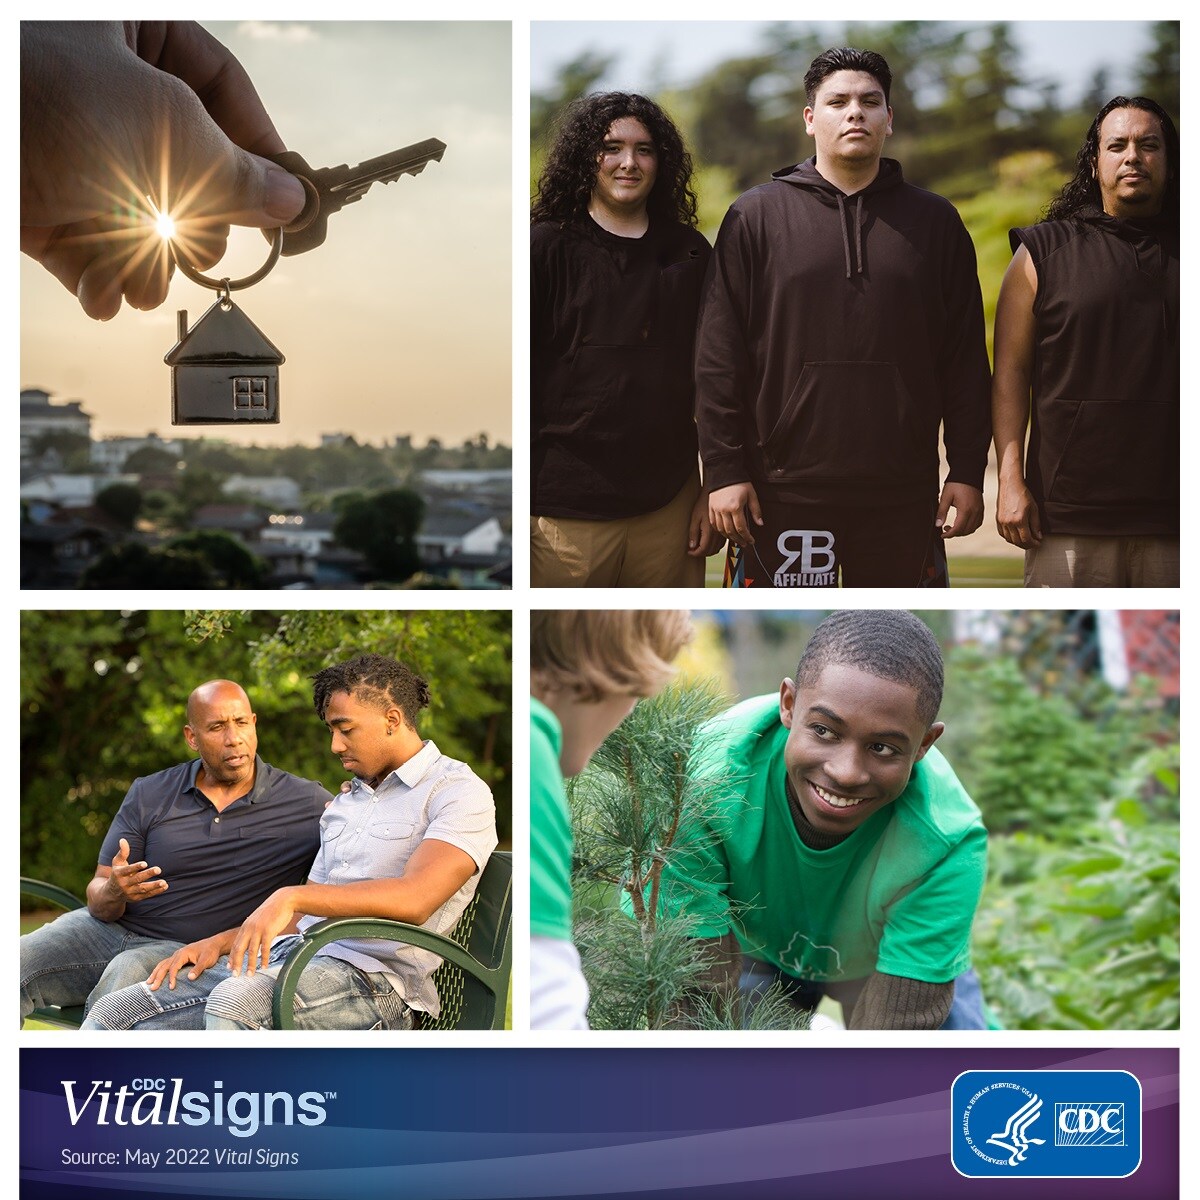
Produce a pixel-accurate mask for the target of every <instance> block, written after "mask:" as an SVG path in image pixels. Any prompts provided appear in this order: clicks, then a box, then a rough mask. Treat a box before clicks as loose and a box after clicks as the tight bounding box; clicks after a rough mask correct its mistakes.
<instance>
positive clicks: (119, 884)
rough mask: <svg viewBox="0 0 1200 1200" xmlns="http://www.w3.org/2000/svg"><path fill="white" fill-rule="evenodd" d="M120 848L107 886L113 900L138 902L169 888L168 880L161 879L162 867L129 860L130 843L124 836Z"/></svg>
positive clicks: (114, 859)
mask: <svg viewBox="0 0 1200 1200" xmlns="http://www.w3.org/2000/svg"><path fill="white" fill-rule="evenodd" d="M120 847H121V848H120V849H119V850H118V851H117V854H116V856H115V857H114V858H113V860H112V874H111V875H110V876H109V877H108V883H107V885H106V886H107V888H108V892H109V895H110V896H111V897H112V899H113V900H117V901H122V900H123V901H124V902H125V903H126V904H136V903H137V902H138V901H139V900H147V899H149V898H150V897H151V896H158V895H161V894H162V893H163V892H165V891H166V890H167V881H166V880H165V879H160V878H159V876H160V875H161V874H162V868H161V867H151V866H149V865H148V864H146V863H144V862H135V863H131V862H130V861H129V843H128V842H127V841H126V840H125V839H124V838H122V839H121V841H120Z"/></svg>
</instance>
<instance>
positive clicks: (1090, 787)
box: [571, 610, 1180, 1029]
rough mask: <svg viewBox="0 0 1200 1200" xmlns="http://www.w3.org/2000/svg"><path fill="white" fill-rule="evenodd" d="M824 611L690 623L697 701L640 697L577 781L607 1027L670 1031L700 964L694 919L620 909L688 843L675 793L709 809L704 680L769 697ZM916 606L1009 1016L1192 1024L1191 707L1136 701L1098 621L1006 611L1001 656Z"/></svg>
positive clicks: (980, 945)
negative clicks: (634, 885)
mask: <svg viewBox="0 0 1200 1200" xmlns="http://www.w3.org/2000/svg"><path fill="white" fill-rule="evenodd" d="M825 615H826V613H825V611H824V610H820V611H816V610H814V611H811V612H804V613H803V614H801V613H791V614H785V613H769V612H763V613H754V614H751V613H730V614H726V615H725V619H724V620H723V621H720V622H718V621H714V620H712V619H706V618H705V617H704V616H702V615H701V614H699V613H696V614H694V620H695V621H696V623H697V625H698V632H697V637H696V639H695V640H694V642H693V643H692V645H691V646H690V647H688V648H687V649H686V650H685V652H684V654H683V655H682V656H681V658H680V666H681V672H680V675H681V679H682V680H684V681H692V685H691V686H693V687H694V686H695V684H696V682H697V681H699V683H700V686H699V687H697V688H696V690H695V692H694V694H693V695H692V697H691V698H690V699H688V698H687V697H686V693H685V695H684V696H682V697H681V694H680V691H679V690H678V689H674V688H673V689H669V690H668V691H667V692H665V693H664V694H663V696H662V697H660V698H659V699H658V700H656V701H654V702H646V701H643V702H642V703H641V704H639V705H638V707H637V708H636V709H635V710H634V714H633V716H632V717H631V718H630V719H629V720H628V721H627V722H626V723H625V724H624V725H623V726H621V727H620V728H619V729H618V731H617V732H616V733H615V734H614V735H613V736H612V737H611V738H610V739H609V740H608V741H607V742H606V743H605V745H604V747H603V748H602V750H601V752H600V753H599V754H598V755H597V756H596V758H595V759H594V760H593V764H592V765H591V766H589V768H588V770H587V771H585V772H584V773H583V774H582V775H580V776H579V777H578V779H577V781H576V783H575V785H574V787H573V788H572V789H571V801H572V809H573V824H574V831H575V838H576V854H575V887H576V920H577V929H576V937H577V941H578V942H579V945H580V950H581V954H582V956H583V963H584V970H585V973H587V975H588V977H589V980H590V982H591V983H592V987H593V1010H594V1013H595V1016H594V1019H593V1024H595V1025H598V1026H600V1027H604V1028H629V1027H631V1026H635V1027H644V1026H646V1025H651V1024H656V1023H658V1024H661V1023H663V1021H664V1014H667V1013H668V1012H669V1008H670V1005H671V1004H672V1003H674V1002H675V1000H677V999H678V997H679V995H680V994H681V993H682V992H685V991H686V990H687V989H688V987H689V986H691V983H692V981H693V980H694V979H695V977H696V974H697V971H698V970H700V969H701V967H700V966H699V964H697V963H696V961H695V959H694V957H693V956H691V955H690V954H689V953H688V950H687V943H688V930H687V929H686V928H678V927H675V928H665V929H662V930H654V929H652V928H650V927H649V925H648V923H647V922H645V921H641V922H640V923H639V922H635V921H634V920H630V919H629V917H627V916H623V915H621V913H620V910H619V909H618V908H616V907H615V904H616V897H617V895H618V894H619V893H620V892H621V891H622V890H623V889H625V888H626V886H627V882H628V881H629V880H630V879H631V877H632V874H633V872H632V864H633V863H634V862H635V861H637V862H641V863H643V864H645V863H657V862H659V861H661V860H664V859H669V857H670V855H671V853H672V852H677V850H678V847H677V846H676V845H675V844H674V841H673V839H672V838H670V837H667V836H665V835H664V833H663V830H664V829H669V828H670V826H671V814H672V813H673V812H674V811H675V809H674V806H675V804H676V802H677V800H678V799H679V798H680V797H684V798H685V799H686V802H687V803H688V804H690V805H692V806H693V811H695V808H694V806H695V805H697V804H698V805H699V806H700V808H701V810H702V809H703V803H704V801H703V797H696V796H688V795H687V793H686V789H685V790H683V791H681V789H680V788H679V786H678V779H677V767H676V765H675V764H676V759H677V758H678V756H681V755H685V754H686V753H687V749H688V745H689V738H690V734H691V732H692V731H693V730H694V729H695V728H696V724H697V722H698V721H699V720H700V719H702V718H703V714H704V712H705V711H708V708H707V705H708V704H709V703H711V701H710V700H706V699H705V697H706V696H707V697H711V688H710V687H709V686H706V685H705V684H704V683H703V681H706V680H711V679H714V678H715V679H719V680H721V681H723V687H724V688H725V689H726V690H728V691H730V692H732V693H733V694H734V695H737V696H741V697H745V696H749V695H754V694H757V693H760V692H763V691H766V690H768V689H774V688H775V687H776V686H778V680H779V679H780V678H781V677H782V676H783V675H784V674H787V675H791V674H792V673H793V671H794V664H795V661H796V658H797V657H798V656H799V653H800V651H801V650H802V648H803V645H804V643H805V641H806V640H807V637H808V635H809V634H810V633H811V631H812V629H813V627H815V625H816V624H817V622H818V621H819V620H820V619H821V618H822V617H823V616H825ZM917 615H918V616H920V617H921V618H922V619H924V620H925V621H926V623H927V624H929V626H930V628H931V629H933V631H934V632H935V634H936V635H937V637H938V639H939V641H941V642H942V644H943V647H944V650H945V654H946V693H945V697H944V700H943V703H942V708H941V712H940V714H939V719H941V720H942V721H944V722H945V724H946V732H945V734H944V735H943V736H942V738H941V740H940V741H939V743H938V747H939V749H940V750H942V752H943V753H944V754H945V755H946V757H947V759H948V760H949V761H950V763H951V764H952V765H953V767H954V769H955V771H956V772H957V773H958V775H959V777H960V778H961V779H962V781H963V783H964V785H965V786H966V788H967V790H968V792H969V793H970V794H971V796H972V797H973V798H974V799H975V801H976V803H977V804H978V805H979V807H980V809H981V810H982V812H983V817H984V823H985V824H986V826H987V828H988V860H989V863H988V880H987V884H986V887H985V889H984V893H983V897H982V899H981V902H980V905H979V909H978V911H977V913H976V918H975V927H974V937H973V951H972V953H973V959H974V964H975V967H976V969H977V971H978V973H979V975H980V978H981V981H982V984H983V991H984V996H985V998H986V1000H987V1003H988V1005H989V1007H990V1008H991V1010H992V1013H993V1014H994V1016H995V1018H996V1019H997V1022H998V1023H999V1024H1000V1025H1001V1026H1003V1027H1004V1028H1010V1029H1177V1028H1178V1027H1179V1021H1180V979H1179V966H1180V951H1179V896H1180V878H1179V866H1180V859H1179V815H1180V802H1179V713H1178V707H1177V704H1176V702H1175V701H1173V700H1171V699H1170V698H1167V697H1164V696H1162V695H1161V694H1160V693H1159V690H1158V686H1157V682H1156V681H1154V680H1150V679H1142V680H1135V681H1134V682H1133V684H1132V685H1131V686H1130V687H1129V688H1127V689H1124V690H1121V691H1117V690H1114V689H1113V688H1111V687H1109V686H1108V685H1107V684H1106V683H1105V682H1104V681H1103V679H1102V678H1101V677H1100V676H1099V675H1098V673H1097V672H1096V671H1095V669H1094V662H1093V661H1092V660H1091V659H1089V658H1088V655H1087V653H1086V652H1085V651H1086V644H1087V638H1088V636H1089V635H1088V633H1087V631H1088V630H1089V629H1091V627H1092V625H1093V622H1091V621H1090V620H1088V619H1087V618H1088V617H1089V613H1088V611H1087V610H1080V611H1079V612H1075V613H1070V612H1039V611H1032V610H1022V611H1018V612H1013V613H1005V614H1002V619H1001V620H1000V622H999V625H1000V630H999V641H998V642H997V643H996V644H994V645H991V646H987V647H981V646H977V645H974V644H971V643H961V644H954V623H953V621H952V619H951V618H952V614H948V613H945V612H924V611H922V612H919V613H917ZM1176 619H1177V618H1176ZM1167 620H1170V618H1169V617H1168V618H1167ZM1081 664H1082V665H1081ZM691 708H695V711H689V709H691ZM631 798H632V799H631ZM639 871H640V874H642V875H644V874H645V868H644V867H642V868H640V869H639ZM626 907H628V902H627V904H626ZM711 1025H712V1027H720V1026H721V1019H720V1018H714V1020H713V1021H712V1022H711Z"/></svg>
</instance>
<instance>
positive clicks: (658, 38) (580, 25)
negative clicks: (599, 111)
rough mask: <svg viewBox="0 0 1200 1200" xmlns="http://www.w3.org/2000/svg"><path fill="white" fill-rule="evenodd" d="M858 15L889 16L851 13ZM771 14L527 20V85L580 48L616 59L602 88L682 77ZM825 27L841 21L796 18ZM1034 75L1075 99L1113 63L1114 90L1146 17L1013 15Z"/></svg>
mask: <svg viewBox="0 0 1200 1200" xmlns="http://www.w3.org/2000/svg"><path fill="white" fill-rule="evenodd" d="M847 19H853V20H856V21H867V20H878V19H884V20H890V19H892V18H891V17H887V16H885V17H883V18H879V17H878V14H876V13H871V14H866V15H863V14H855V15H853V16H852V17H851V18H847ZM771 24H772V22H768V21H630V22H614V21H535V22H533V23H532V25H531V27H530V68H529V73H530V84H531V87H532V89H533V90H534V91H537V90H539V89H541V88H545V87H547V86H548V85H550V84H552V83H553V81H554V77H555V72H556V70H557V69H558V68H559V67H560V66H562V65H563V64H564V63H566V62H569V61H570V60H571V59H573V58H575V57H577V56H578V55H579V54H581V53H582V52H583V51H585V50H592V51H594V52H595V53H597V54H601V55H606V54H610V55H612V56H613V58H614V60H615V61H614V65H613V67H612V69H611V70H610V71H609V72H608V74H607V75H606V76H605V77H604V78H603V79H601V80H600V81H599V86H601V87H607V88H616V89H621V88H638V87H642V88H645V87H648V86H649V85H650V83H651V82H655V83H656V82H658V81H659V80H661V81H662V82H664V83H666V84H668V85H670V84H687V83H691V82H692V81H694V80H695V79H696V78H698V77H699V76H700V75H701V74H703V72H704V71H706V70H707V69H708V68H709V67H711V66H713V65H715V64H716V63H718V62H720V61H722V60H723V59H726V58H732V57H734V56H736V55H741V54H753V53H755V52H757V51H758V50H759V49H760V48H761V46H762V36H763V32H764V30H766V29H767V28H769V26H770V25H771ZM793 24H797V25H799V24H807V25H808V26H809V27H810V28H811V27H815V28H817V29H818V30H820V29H824V30H827V31H828V32H829V34H830V36H831V37H832V36H833V35H834V34H835V33H836V32H838V31H840V30H841V29H842V27H843V25H844V21H842V20H838V21H836V22H828V21H827V22H804V23H802V22H793ZM1010 24H1011V27H1012V30H1013V35H1014V37H1015V39H1016V42H1017V44H1018V45H1019V46H1020V47H1021V50H1022V51H1023V53H1024V55H1025V62H1026V66H1027V69H1028V72H1029V74H1030V75H1031V76H1033V77H1035V78H1036V79H1039V80H1042V79H1044V80H1055V81H1057V82H1059V83H1060V84H1061V85H1062V88H1063V98H1064V100H1066V101H1068V102H1070V101H1073V100H1075V99H1076V98H1077V97H1078V95H1079V93H1080V92H1081V91H1082V90H1083V88H1084V87H1085V86H1086V84H1087V82H1088V80H1089V79H1090V77H1091V75H1092V72H1093V71H1094V70H1095V69H1096V68H1097V67H1099V66H1101V65H1107V66H1109V67H1111V76H1110V82H1111V83H1112V87H1113V91H1114V92H1120V91H1122V90H1124V89H1125V88H1128V87H1129V86H1130V85H1131V83H1132V70H1131V66H1132V64H1133V63H1134V62H1135V61H1136V60H1137V58H1138V56H1139V55H1140V54H1141V52H1142V51H1143V50H1144V49H1146V48H1147V47H1148V46H1149V44H1150V26H1149V23H1148V22H1145V21H1011V22H1010Z"/></svg>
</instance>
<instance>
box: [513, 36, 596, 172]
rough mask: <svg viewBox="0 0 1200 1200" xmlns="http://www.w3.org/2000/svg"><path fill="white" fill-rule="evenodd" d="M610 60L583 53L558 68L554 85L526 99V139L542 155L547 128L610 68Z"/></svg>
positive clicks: (548, 132)
mask: <svg viewBox="0 0 1200 1200" xmlns="http://www.w3.org/2000/svg"><path fill="white" fill-rule="evenodd" d="M612 62H613V60H612V58H611V57H608V56H606V55H601V54H593V53H592V52H591V51H590V50H588V51H584V53H583V54H581V55H579V56H578V57H577V58H573V59H571V61H570V62H568V63H566V64H564V65H563V66H562V67H560V68H559V69H558V74H557V77H556V79H555V81H554V85H553V86H552V87H550V88H549V89H547V90H546V91H543V92H534V93H533V94H532V96H530V99H529V136H530V140H531V141H532V142H533V143H534V144H535V145H538V146H540V148H541V149H542V151H543V152H544V151H545V149H546V148H547V145H548V142H549V137H550V132H551V126H552V125H553V123H554V120H555V118H556V117H557V116H558V114H559V112H561V111H562V109H564V108H565V107H566V106H567V105H568V104H570V103H571V101H572V100H577V99H578V98H579V97H580V96H585V95H587V93H588V92H590V91H592V90H593V87H594V86H595V83H596V81H597V80H598V79H600V78H601V77H602V76H603V75H604V74H605V72H606V71H607V70H608V69H609V67H611V66H612Z"/></svg>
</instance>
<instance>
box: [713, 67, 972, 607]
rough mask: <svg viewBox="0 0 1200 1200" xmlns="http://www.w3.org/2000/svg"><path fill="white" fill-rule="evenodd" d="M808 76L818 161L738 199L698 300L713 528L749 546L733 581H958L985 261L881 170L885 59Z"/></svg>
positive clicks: (967, 521)
mask: <svg viewBox="0 0 1200 1200" xmlns="http://www.w3.org/2000/svg"><path fill="white" fill-rule="evenodd" d="M804 83H805V91H806V95H807V98H808V107H807V108H805V110H804V120H805V127H806V130H807V132H808V133H809V135H810V136H812V137H813V138H814V139H815V142H816V155H815V157H813V158H811V159H809V160H808V161H807V162H804V163H800V164H798V165H796V166H793V167H788V168H786V169H784V170H782V171H778V172H776V173H775V175H774V176H773V177H772V179H771V181H770V182H768V183H765V184H762V185H760V186H759V187H756V188H753V189H752V190H751V191H749V192H747V193H746V194H745V195H743V196H741V197H740V198H739V199H738V200H737V201H736V202H735V203H734V205H733V207H732V208H731V209H730V210H729V212H728V214H727V215H726V217H725V220H724V222H723V223H722V225H721V231H720V234H719V236H718V238H717V245H716V249H715V251H714V254H713V262H712V265H711V266H710V268H709V275H708V279H707V281H706V287H705V295H704V299H703V301H702V304H701V315H700V325H699V332H698V335H697V353H696V389H697V418H696V419H697V425H698V428H699V436H700V452H701V456H702V458H703V463H704V484H705V487H706V489H707V490H708V492H709V518H710V520H711V522H712V525H713V528H714V530H715V531H716V532H717V533H719V534H722V535H724V536H725V537H727V538H728V539H729V540H730V541H731V543H733V545H732V546H731V549H730V567H728V568H727V571H726V581H727V583H732V584H733V586H746V587H750V586H754V587H819V586H836V585H837V584H838V583H839V582H840V583H842V584H844V585H849V586H859V587H904V586H919V585H922V584H930V583H936V582H938V581H939V579H940V580H942V581H944V575H943V574H942V573H941V571H940V570H939V564H940V562H941V561H942V555H941V546H940V544H939V542H940V539H941V538H944V537H957V536H960V535H962V534H967V533H971V532H972V531H974V530H975V529H977V528H978V527H979V524H980V522H981V521H982V519H983V491H982V487H983V472H984V466H985V464H986V462H987V449H988V441H989V438H990V432H991V431H990V420H989V413H988V386H989V380H988V363H987V350H986V345H985V341H984V325H983V304H982V300H981V297H980V292H979V281H978V278H977V276H976V271H975V249H974V247H973V246H972V244H971V239H970V237H969V235H968V234H967V231H966V229H965V228H964V226H963V223H962V221H961V220H960V219H959V216H958V214H957V212H955V210H954V208H953V206H952V205H951V204H950V203H949V202H948V201H946V200H944V199H942V198H941V197H940V196H935V195H933V194H932V193H929V192H925V191H922V190H921V189H919V188H916V187H913V186H911V185H910V184H906V183H905V182H904V180H903V176H902V173H901V170H900V164H899V163H897V162H896V161H895V160H893V159H888V158H883V146H884V142H885V140H886V139H887V137H888V136H889V135H890V134H891V132H892V110H891V108H890V107H889V104H888V96H889V92H890V88H891V71H890V70H889V68H888V65H887V62H886V61H885V60H884V59H883V57H882V56H881V55H879V54H876V53H874V52H873V51H870V50H852V49H845V48H843V49H837V50H827V51H825V53H823V54H821V55H819V56H818V57H817V58H816V59H815V60H814V61H813V63H812V65H811V66H810V67H809V70H808V73H807V74H806V75H805V79H804ZM939 428H942V429H943V430H944V440H945V444H946V452H947V458H948V460H949V474H948V476H947V479H946V482H945V486H944V487H943V488H942V489H941V493H940V497H939V493H938V464H939V459H938V431H939ZM952 508H953V509H954V510H955V517H954V520H953V521H949V522H948V520H947V518H948V516H949V512H950V509H952ZM939 535H940V536H939Z"/></svg>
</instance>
